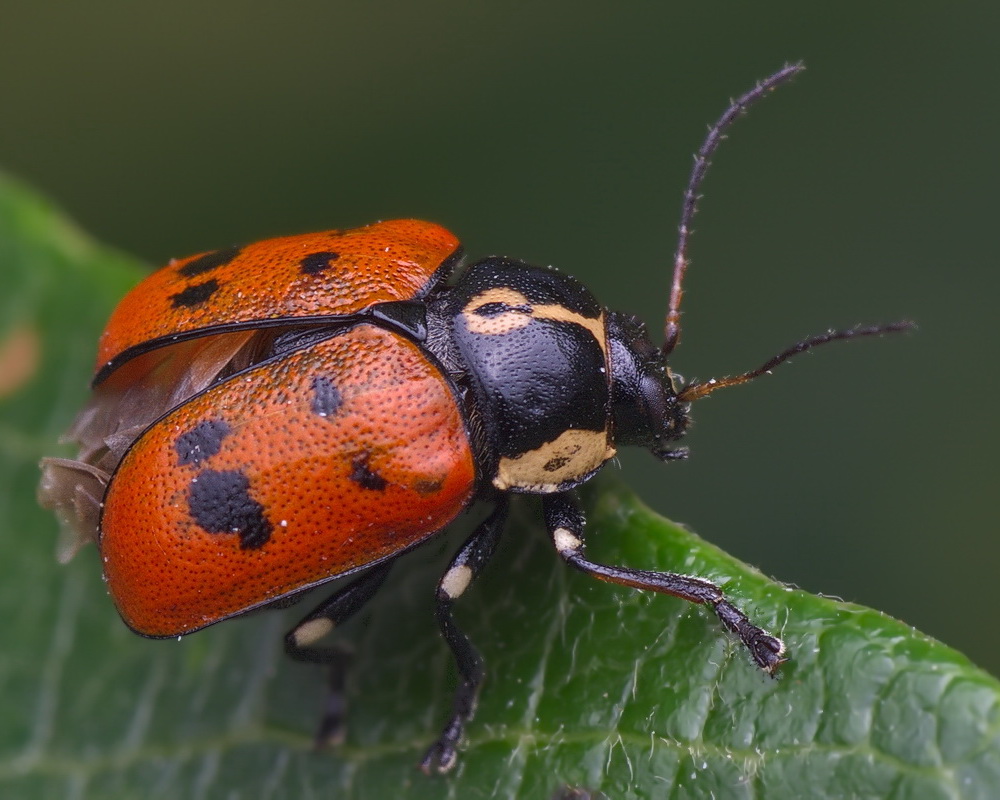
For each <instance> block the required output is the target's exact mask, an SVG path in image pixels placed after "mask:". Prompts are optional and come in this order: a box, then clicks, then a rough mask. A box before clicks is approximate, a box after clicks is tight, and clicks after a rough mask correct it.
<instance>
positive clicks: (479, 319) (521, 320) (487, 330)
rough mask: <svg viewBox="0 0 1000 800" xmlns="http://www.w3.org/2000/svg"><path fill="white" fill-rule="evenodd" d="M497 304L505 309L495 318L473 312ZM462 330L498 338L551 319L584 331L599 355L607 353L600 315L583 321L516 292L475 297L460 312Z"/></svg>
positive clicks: (490, 292) (555, 305)
mask: <svg viewBox="0 0 1000 800" xmlns="http://www.w3.org/2000/svg"><path fill="white" fill-rule="evenodd" d="M493 303H498V304H501V305H504V306H508V307H509V308H508V309H507V310H506V311H502V312H500V313H499V314H491V315H488V316H483V315H481V314H477V313H476V312H477V311H478V310H479V309H480V308H482V307H483V306H487V305H491V304H493ZM462 315H463V317H464V318H465V324H466V327H468V329H469V330H470V331H472V332H473V333H478V334H480V335H482V336H502V335H503V334H505V333H510V332H511V331H516V330H518V329H519V328H523V327H525V326H527V325H528V324H530V323H531V320H532V319H551V320H556V321H558V322H569V323H572V324H573V325H579V326H580V327H581V328H586V329H587V330H588V331H590V333H591V335H592V336H593V337H594V338H595V339H596V340H597V344H598V345H599V346H600V348H601V351H602V352H604V353H606V352H607V342H606V341H605V338H606V337H605V333H604V312H603V311H602V312H601V313H600V315H598V316H596V317H585V316H584V315H583V314H579V313H577V312H576V311H571V310H570V309H568V308H566V307H565V306H561V305H559V304H558V303H541V304H534V303H532V302H531V301H530V300H529V299H528V298H527V297H525V296H524V295H523V294H521V293H520V292H519V291H517V290H516V289H508V288H498V289H487V290H486V291H485V292H481V293H480V294H477V295H476V296H475V297H473V298H472V300H470V301H469V302H468V303H467V304H466V306H465V308H464V309H463V310H462Z"/></svg>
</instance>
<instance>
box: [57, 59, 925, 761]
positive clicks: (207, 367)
mask: <svg viewBox="0 0 1000 800" xmlns="http://www.w3.org/2000/svg"><path fill="white" fill-rule="evenodd" d="M799 69H800V67H798V66H792V67H786V68H785V69H783V70H781V71H779V72H778V73H776V74H775V75H773V76H771V77H770V78H769V79H768V80H767V81H765V82H764V83H762V84H760V85H759V86H757V87H756V88H754V89H753V90H751V91H750V92H748V93H746V94H745V95H743V96H742V97H741V98H739V99H738V100H737V101H736V102H735V103H733V105H732V106H731V107H730V108H729V109H728V111H727V112H726V113H725V114H724V115H723V116H722V118H721V119H720V120H719V121H718V122H717V123H716V125H715V126H714V127H713V128H712V129H711V131H710V133H709V136H708V138H707V139H706V141H705V143H704V145H703V146H702V149H701V151H700V152H699V154H698V158H697V159H696V161H695V168H694V172H693V173H692V177H691V181H690V183H689V186H688V190H687V193H686V195H685V203H684V210H683V215H682V221H681V228H680V231H681V237H680V242H679V245H678V250H677V255H676V258H675V266H674V278H673V284H672V291H671V296H670V304H669V308H668V313H667V320H666V328H665V343H664V344H663V345H662V346H661V347H660V348H657V347H655V346H654V345H653V344H652V343H651V342H650V340H649V338H648V336H647V334H646V331H645V328H644V327H643V325H642V323H640V322H639V321H638V320H636V319H635V318H633V317H631V316H628V315H625V314H619V313H616V312H612V311H608V310H606V309H604V308H603V307H602V306H601V305H600V304H599V303H598V302H597V300H596V299H595V298H594V297H593V295H592V294H591V293H590V292H589V291H588V290H587V289H586V288H585V287H584V286H582V285H581V284H580V283H578V282H577V281H575V280H574V279H573V278H570V277H568V276H566V275H562V274H560V273H558V272H556V271H554V270H551V269H541V268H538V267H532V266H530V265H528V264H525V263H523V262H520V261H515V260H512V259H506V258H498V257H491V258H487V259H485V260H483V261H480V262H478V263H476V264H473V265H472V266H470V267H469V268H468V269H467V270H466V271H465V272H464V273H463V274H462V275H461V276H460V277H459V278H458V280H457V281H455V282H454V283H448V278H449V276H450V273H451V270H452V268H453V267H454V266H455V264H456V262H457V260H458V258H459V255H460V247H459V243H458V240H457V239H456V238H455V237H454V236H452V234H450V233H449V232H448V231H446V230H444V229H443V228H441V227H439V226H437V225H434V224H431V223H427V222H419V221H415V220H398V221H392V222H381V223H377V224H374V225H369V226H367V227H363V228H357V229H354V230H346V231H328V232H325V233H315V234H307V235H302V236H290V237H286V238H280V239H271V240H268V241H263V242H259V243H257V244H251V245H248V246H246V247H239V248H231V249H226V250H219V251H215V252H210V253H203V254H201V255H197V256H194V257H191V258H188V259H184V260H180V261H174V262H172V263H171V264H169V265H167V266H166V267H164V268H163V269H161V270H159V271H158V272H155V273H154V274H152V275H150V276H149V277H148V278H147V279H146V280H144V281H143V282H142V283H140V284H139V285H138V286H137V287H136V288H135V289H133V290H132V291H131V292H130V293H129V294H128V295H127V296H126V297H125V299H124V300H122V302H121V304H120V305H119V306H118V308H117V309H116V310H115V312H114V314H113V315H112V317H111V320H110V321H109V323H108V326H107V329H106V330H105V332H104V334H103V335H102V337H101V340H100V344H99V348H98V356H97V364H96V368H95V378H94V392H93V396H92V399H91V401H90V403H89V404H88V405H87V407H86V408H85V409H84V410H83V411H82V412H81V414H80V415H79V417H78V418H77V421H76V423H75V424H74V426H73V428H72V429H71V431H70V438H71V439H73V440H75V441H76V442H77V443H78V444H79V447H80V451H79V454H78V456H77V459H76V460H67V459H46V460H45V462H44V463H43V478H42V484H41V488H40V497H41V500H42V502H43V504H45V505H47V506H49V507H52V508H55V509H56V510H57V512H58V514H59V515H60V517H61V518H62V520H63V521H64V522H65V523H66V525H67V527H68V528H69V529H71V531H72V532H73V534H74V536H75V539H74V542H75V544H79V543H82V542H85V541H89V540H93V541H96V542H97V543H98V546H99V547H100V551H101V557H102V559H103V562H104V574H105V577H106V579H107V585H108V589H109V591H110V593H111V596H112V597H113V598H114V601H115V604H116V605H117V607H118V610H119V612H120V613H121V615H122V617H123V619H124V620H125V622H126V623H127V624H128V625H129V626H130V627H131V628H132V629H133V630H135V631H136V632H138V633H140V634H143V635H145V636H151V637H169V636H177V635H181V634H187V633H191V632H193V631H196V630H199V629H200V628H204V627H205V626H207V625H211V624H213V623H216V622H220V621H222V620H225V619H228V618H230V617H233V616H235V615H238V614H243V613H245V612H247V611H250V610H252V609H256V608H260V607H263V606H268V605H285V604H287V603H288V602H290V601H292V600H295V599H297V598H298V596H299V595H300V594H301V593H303V592H305V591H306V590H308V589H311V588H313V587H315V586H318V585H320V584H322V583H325V582H327V581H330V580H332V579H334V578H339V577H343V576H347V575H352V574H353V573H359V574H358V576H357V577H355V578H354V580H353V582H351V583H349V584H347V586H346V587H344V588H342V589H341V590H339V591H338V592H336V593H335V594H334V595H333V596H332V597H330V598H328V599H327V600H325V601H324V602H322V603H321V604H320V605H319V606H318V607H317V608H316V609H315V610H313V611H312V612H311V613H310V614H309V615H307V616H306V617H305V618H304V619H303V620H302V621H301V622H300V623H299V624H298V625H297V626H296V627H295V628H293V629H292V631H291V632H290V633H289V634H288V636H287V637H286V640H285V646H286V650H287V652H288V653H289V655H291V656H292V657H294V658H297V659H302V660H307V661H316V662H323V663H331V664H333V665H334V668H335V669H336V668H337V666H338V661H339V658H338V654H337V651H336V650H335V649H333V648H326V647H322V646H319V645H318V642H319V640H320V639H321V638H322V637H324V636H325V635H326V634H327V633H329V632H330V631H331V630H332V629H333V628H334V627H335V626H336V625H338V624H339V623H341V622H342V621H343V620H345V619H346V618H347V617H348V616H350V615H351V614H352V613H354V612H355V611H357V609H358V608H360V607H361V605H362V604H363V603H364V602H365V601H366V600H367V599H368V598H370V597H371V595H372V594H373V593H374V592H375V590H376V589H377V588H378V587H379V585H380V584H381V583H382V581H383V579H384V578H385V575H386V573H387V571H388V568H389V566H390V565H391V564H392V563H393V561H394V560H395V559H396V557H398V556H399V555H400V554H402V553H404V552H405V551H407V550H409V549H410V548H412V547H414V546H416V545H418V544H420V543H421V542H423V541H425V540H426V539H428V538H429V537H431V536H433V535H434V534H436V533H437V532H439V531H440V530H441V529H442V528H444V527H445V526H446V525H447V524H448V523H449V522H451V521H452V520H453V519H454V518H455V517H456V516H457V515H458V514H459V512H460V511H462V510H463V509H464V508H466V507H467V506H468V505H469V504H470V503H471V502H473V501H474V500H476V499H482V500H485V501H487V502H490V503H492V504H493V510H492V512H491V513H490V514H489V515H488V516H487V518H486V519H485V520H484V521H483V522H482V523H481V524H480V525H479V527H478V528H477V529H476V531H475V532H474V533H473V534H472V535H471V536H470V537H469V539H468V540H467V541H466V543H465V544H464V545H463V546H462V548H461V549H460V550H459V552H458V554H457V555H456V556H455V557H454V558H453V560H452V562H451V564H450V566H449V568H448V570H447V571H446V573H445V574H444V576H443V577H442V578H441V581H440V583H439V584H438V590H437V603H438V605H437V609H438V611H437V616H438V622H439V624H440V626H441V630H442V632H443V634H444V636H445V639H446V640H447V642H448V644H449V646H450V648H451V650H452V652H453V654H454V656H455V660H456V663H457V666H458V670H459V673H460V676H461V678H460V681H459V686H458V689H457V691H456V695H455V702H454V708H453V712H452V715H451V717H450V718H449V719H448V721H447V723H446V724H445V726H444V729H443V731H442V733H441V735H440V737H439V738H438V739H437V740H436V741H435V743H434V744H433V745H432V746H431V748H430V749H429V751H428V753H427V755H426V756H425V758H424V760H423V762H422V766H423V768H424V769H425V770H426V771H430V770H432V769H436V770H439V771H445V770H448V769H450V768H451V767H452V766H453V765H454V763H455V760H456V757H457V747H458V743H459V740H460V738H461V735H462V731H463V728H464V725H465V724H466V723H467V722H468V720H469V719H470V718H471V716H472V712H473V708H474V705H475V698H476V694H477V692H478V689H479V686H480V684H481V682H482V679H483V674H484V672H483V663H482V659H481V658H480V656H479V653H478V652H477V651H476V649H475V648H474V647H473V645H472V644H471V642H470V641H469V640H468V638H467V637H466V636H465V634H464V633H462V631H461V630H460V629H459V628H458V626H457V625H456V624H455V622H454V619H453V617H452V613H451V610H452V604H453V603H454V601H455V600H456V599H457V598H458V597H459V596H460V595H462V593H463V592H464V591H465V590H466V588H467V587H468V585H469V584H470V582H471V581H472V580H473V579H474V578H475V577H476V575H477V574H478V573H479V572H480V571H481V570H482V568H483V566H484V565H485V563H486V561H487V560H488V559H489V557H490V556H491V555H492V553H493V551H494V549H495V547H496V543H497V541H498V539H499V536H500V533H501V531H502V529H503V526H504V523H505V521H506V517H507V508H508V504H509V498H510V495H511V494H516V493H525V494H538V495H541V496H542V497H543V506H544V510H545V520H546V526H547V527H548V529H549V533H550V535H551V538H552V541H553V544H554V546H555V548H556V550H557V552H558V553H559V554H560V556H562V558H563V559H564V560H565V561H566V562H567V563H568V564H570V565H571V566H573V567H575V568H577V569H579V570H582V571H583V572H586V573H588V574H590V575H593V576H594V577H597V578H599V579H602V580H606V581H611V582H614V583H619V584H623V585H626V586H633V587H637V588H641V589H650V590H653V591H658V592H662V593H666V594H671V595H674V596H677V597H681V598H684V599H687V600H690V601H692V602H696V603H704V604H707V605H709V606H710V607H711V608H712V609H713V610H714V611H715V613H716V614H717V615H718V616H719V618H720V619H721V621H722V622H723V623H724V625H725V626H726V627H727V628H728V629H729V630H730V631H731V632H733V633H734V634H735V635H736V636H737V637H738V638H739V639H740V641H741V642H742V643H743V644H744V645H745V647H746V648H747V650H748V652H749V653H750V655H751V657H752V658H753V660H754V661H755V662H756V663H757V665H758V666H760V667H761V668H762V669H764V670H765V671H767V672H769V673H773V672H774V670H776V669H777V668H778V666H780V664H781V663H782V662H783V660H784V645H783V643H782V642H781V640H779V639H778V638H777V637H775V636H772V635H771V634H769V633H767V632H766V631H764V630H762V629H761V628H759V627H757V626H756V625H754V624H753V623H751V622H750V620H749V619H747V617H746V616H745V615H744V614H743V613H742V612H741V611H739V610H738V609H737V608H735V607H734V606H733V605H732V604H730V603H729V602H728V601H727V600H726V599H725V597H724V596H723V593H722V591H721V590H720V589H719V588H718V587H717V586H715V585H714V584H712V583H710V582H708V581H705V580H702V579H700V578H696V577H691V576H686V575H678V574H675V573H669V572H667V573H657V572H648V571H644V570H639V569H629V568H623V567H613V566H606V565H602V564H597V563H594V562H592V561H589V560H588V559H587V558H586V556H585V555H584V538H583V528H584V518H583V514H582V513H581V511H580V510H579V508H578V506H577V504H576V501H575V496H574V489H575V487H576V486H578V485H579V484H581V483H583V482H584V481H586V480H588V479H589V478H590V477H592V476H593V475H594V474H595V473H596V472H597V471H598V470H599V469H600V468H601V467H602V466H603V465H604V464H605V463H606V462H607V461H608V460H609V459H610V458H612V456H613V455H614V454H615V451H616V447H617V446H620V445H625V444H635V445H641V446H644V447H647V448H649V449H650V450H651V451H652V452H653V454H654V455H656V456H657V457H658V458H660V459H662V460H669V459H674V458H683V457H685V456H686V455H687V451H686V450H684V449H681V448H676V447H674V446H673V442H675V441H676V440H677V439H679V438H681V437H682V436H683V434H684V432H685V430H686V428H687V425H688V413H689V408H690V404H691V402H692V401H694V400H696V399H699V398H701V397H704V396H705V395H707V394H709V393H710V392H712V391H715V390H716V389H718V388H721V387H723V386H732V385H735V384H738V383H743V382H745V381H748V380H751V379H752V378H755V377H757V376H758V375H760V374H762V373H764V372H765V371H767V370H770V369H771V368H772V367H774V366H776V365H777V364H779V363H781V362H782V361H784V360H786V359H787V358H789V357H790V356H792V355H794V354H795V353H798V352H802V351H803V350H806V349H808V348H810V347H813V346H815V345H818V344H823V343H826V342H829V341H833V340H835V339H847V338H852V337H856V336H866V335H872V334H878V333H883V332H887V331H892V330H900V329H902V328H905V327H908V326H909V323H898V324H896V325H887V326H873V327H869V328H855V329H851V330H848V331H839V332H833V333H828V334H824V335H822V336H817V337H814V338H812V339H807V340H805V341H802V342H799V343H798V344H796V345H794V346H793V347H791V348H789V349H788V350H786V351H784V352H783V353H780V354H779V355H777V356H775V357H774V358H772V359H770V360H769V361H768V362H767V363H765V364H764V365H762V366H761V367H759V368H758V369H755V370H751V371H750V372H747V373H744V374H742V375H739V376H736V377H734V378H726V379H722V380H712V381H707V382H703V383H694V384H688V385H682V386H679V385H677V381H676V380H675V377H674V376H673V374H672V373H671V371H670V369H669V367H668V366H667V356H668V355H669V354H670V352H671V351H672V350H673V347H674V345H675V344H676V343H677V341H678V339H679V332H680V323H679V320H680V299H681V280H682V278H683V275H684V271H685V269H686V266H687V259H686V247H687V237H688V231H689V226H690V221H691V218H692V217H693V215H694V208H695V200H696V197H697V190H698V187H699V184H700V182H701V180H702V178H703V176H704V173H705V169H706V168H707V165H708V158H709V156H710V155H711V154H712V152H713V151H714V150H715V148H716V146H717V145H718V142H719V141H720V139H721V134H722V131H723V130H724V129H725V128H726V127H727V126H728V125H729V124H730V123H731V122H732V121H733V120H734V119H735V118H736V117H737V116H738V114H739V113H740V112H741V111H742V110H744V109H745V108H747V107H748V106H749V105H751V104H752V103H753V102H755V101H756V100H758V99H759V98H760V97H762V96H764V94H766V92H767V91H768V90H770V89H772V88H773V87H775V86H777V85H778V84H779V83H781V82H783V81H784V80H786V79H787V78H789V77H791V76H792V75H793V74H794V73H795V72H797V71H798V70H799ZM339 708H340V704H330V706H329V709H330V710H329V711H328V712H327V714H326V716H325V717H324V718H323V721H322V724H321V727H320V734H319V737H320V738H321V739H324V740H326V739H335V738H337V737H338V735H339V734H340V731H341V719H340V713H339V711H338V710H337V709H339Z"/></svg>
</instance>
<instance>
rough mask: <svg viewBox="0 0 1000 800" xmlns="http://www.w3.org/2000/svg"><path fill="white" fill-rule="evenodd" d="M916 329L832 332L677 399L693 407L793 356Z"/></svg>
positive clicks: (898, 325)
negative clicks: (831, 343)
mask: <svg viewBox="0 0 1000 800" xmlns="http://www.w3.org/2000/svg"><path fill="white" fill-rule="evenodd" d="M916 327H917V326H916V324H914V323H913V322H910V321H909V320H902V321H901V322H890V323H889V324H887V325H866V326H859V327H857V328H849V329H848V330H846V331H829V332H828V333H821V334H820V335H819V336H811V337H810V338H808V339H803V340H802V341H801V342H796V343H795V344H793V345H792V346H791V347H789V348H788V349H787V350H783V351H782V352H780V353H778V355H776V356H772V357H771V358H769V359H768V360H767V361H765V362H764V363H763V364H761V365H760V366H759V367H757V369H752V370H750V371H749V372H744V373H743V374H742V375H735V376H733V377H731V378H712V379H711V380H707V381H703V382H701V383H692V384H689V385H688V386H685V387H684V388H683V389H681V390H680V391H679V392H678V393H677V399H678V400H680V401H681V402H682V403H690V402H692V401H693V400H700V399H701V398H702V397H705V396H706V395H709V394H711V393H712V392H714V391H715V390H716V389H725V388H726V387H727V386H738V385H739V384H741V383H746V382H747V381H752V380H753V379H754V378H759V377H760V376H761V375H763V374H764V373H766V372H770V371H771V370H772V369H774V368H775V367H776V366H778V364H780V363H782V362H783V361H788V359H790V358H791V357H792V356H796V355H798V354H799V353H804V352H805V351H806V350H811V349H812V348H813V347H818V346H819V345H821V344H828V343H829V342H837V341H840V340H842V339H856V338H858V337H860V336H881V335H882V334H884V333H897V332H899V331H908V330H913V329H914V328H916Z"/></svg>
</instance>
